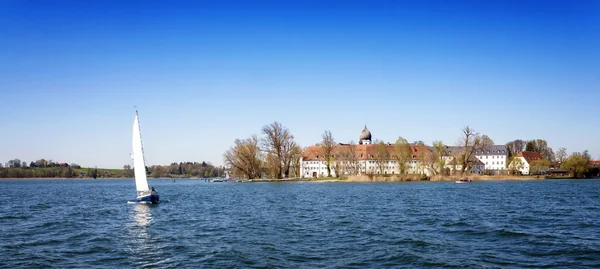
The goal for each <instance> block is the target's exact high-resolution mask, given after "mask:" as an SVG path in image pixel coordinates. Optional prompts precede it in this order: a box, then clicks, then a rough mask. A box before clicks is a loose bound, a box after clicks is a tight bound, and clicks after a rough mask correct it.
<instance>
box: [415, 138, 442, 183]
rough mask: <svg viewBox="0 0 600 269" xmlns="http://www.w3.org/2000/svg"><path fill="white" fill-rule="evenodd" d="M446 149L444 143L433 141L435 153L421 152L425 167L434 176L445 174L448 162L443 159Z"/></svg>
mask: <svg viewBox="0 0 600 269" xmlns="http://www.w3.org/2000/svg"><path fill="white" fill-rule="evenodd" d="M444 148H445V146H444V143H442V141H433V151H430V150H427V151H425V152H420V153H421V154H420V155H421V159H422V163H423V166H424V167H425V168H426V169H427V170H429V171H431V172H432V174H434V175H437V174H442V173H444V167H445V166H446V160H444V158H443V155H444Z"/></svg>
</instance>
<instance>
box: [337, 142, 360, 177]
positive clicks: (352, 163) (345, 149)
mask: <svg viewBox="0 0 600 269" xmlns="http://www.w3.org/2000/svg"><path fill="white" fill-rule="evenodd" d="M338 147H339V151H338V154H339V155H340V156H339V158H338V162H339V163H340V166H341V170H340V171H343V174H351V175H357V174H359V173H360V163H359V162H358V158H357V157H356V143H354V141H350V143H348V144H345V145H340V146H338ZM338 175H340V174H339V173H338Z"/></svg>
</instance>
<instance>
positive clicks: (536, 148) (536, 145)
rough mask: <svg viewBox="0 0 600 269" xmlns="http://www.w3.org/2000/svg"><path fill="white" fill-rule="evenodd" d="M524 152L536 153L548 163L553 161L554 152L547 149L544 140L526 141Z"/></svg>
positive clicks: (546, 143) (549, 148)
mask: <svg viewBox="0 0 600 269" xmlns="http://www.w3.org/2000/svg"><path fill="white" fill-rule="evenodd" d="M525 150H526V151H533V152H537V153H539V154H540V155H542V157H543V158H544V159H547V160H550V161H553V160H554V152H553V151H552V148H551V147H548V142H546V140H544V139H534V140H531V141H528V142H527V145H526V146H525Z"/></svg>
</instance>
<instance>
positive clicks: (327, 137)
mask: <svg viewBox="0 0 600 269" xmlns="http://www.w3.org/2000/svg"><path fill="white" fill-rule="evenodd" d="M321 137H322V139H323V140H321V145H320V146H321V156H323V160H324V161H325V167H326V168H327V177H331V162H332V161H333V157H334V156H333V149H334V147H335V140H334V139H333V135H331V131H329V130H325V132H324V133H323V134H322V135H321Z"/></svg>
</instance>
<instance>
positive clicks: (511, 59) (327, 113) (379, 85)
mask: <svg viewBox="0 0 600 269" xmlns="http://www.w3.org/2000/svg"><path fill="white" fill-rule="evenodd" d="M125 2H126V1H114V2H109V1H20V0H7V1H2V2H0V91H1V92H0V94H1V95H0V115H2V120H1V123H2V124H1V127H0V161H2V162H3V163H4V162H6V161H8V160H10V159H13V158H19V159H21V160H24V161H27V162H30V161H32V160H35V159H38V158H42V157H43V158H46V159H53V160H56V161H66V162H70V163H71V162H75V163H78V164H80V165H83V166H94V165H97V166H98V167H122V166H123V165H125V164H131V160H130V158H129V153H130V152H131V132H132V124H133V118H134V108H133V107H134V105H137V107H138V109H139V111H140V117H141V124H142V135H143V138H144V148H145V152H146V160H147V163H148V165H153V164H167V163H170V162H174V161H177V162H179V161H210V162H212V163H213V164H217V165H220V164H222V163H223V161H222V154H223V152H224V151H225V150H227V149H228V148H229V147H230V146H231V145H232V144H233V141H234V139H236V138H245V137H248V136H250V135H252V134H259V133H260V129H261V127H262V126H263V125H265V124H269V123H271V122H273V121H280V122H282V123H283V124H284V125H285V126H287V127H288V128H289V129H290V130H291V132H292V133H293V134H294V135H295V136H296V139H297V142H298V143H299V144H300V145H302V146H309V145H311V144H314V143H317V142H319V140H320V136H321V134H322V133H323V131H324V130H326V129H329V130H331V131H332V133H333V135H334V137H335V139H336V140H337V141H338V142H348V141H350V140H354V141H356V140H357V139H358V135H359V133H360V131H361V130H362V128H363V127H364V125H365V124H366V125H367V126H368V127H369V129H370V130H371V131H372V133H373V137H374V138H375V139H381V140H384V141H390V142H392V141H394V140H395V139H396V138H397V137H398V136H403V137H406V138H407V139H408V140H409V141H414V140H423V141H425V142H426V143H431V142H432V141H433V140H442V141H443V142H445V143H446V144H449V145H454V144H455V143H456V141H457V140H458V138H459V137H460V130H461V128H462V127H463V126H465V125H470V126H471V127H473V128H474V129H475V130H477V131H479V132H481V133H483V134H487V135H488V136H490V137H491V138H492V139H493V140H494V141H495V142H496V143H497V144H504V143H506V142H508V141H510V140H514V139H519V138H520V139H535V138H542V139H546V140H547V141H548V143H549V145H550V146H551V147H553V148H554V149H555V150H556V149H557V148H559V147H566V148H567V149H568V151H569V152H572V151H582V150H584V149H588V150H590V152H591V154H592V156H593V157H595V158H598V156H599V155H600V144H599V142H598V134H599V132H600V125H599V124H598V115H599V112H598V107H599V100H600V99H599V97H600V89H599V85H600V1H593V0H592V1H541V0H540V1H523V0H519V1H510V0H505V1H491V0H490V1H474V0H473V1H298V2H292V1H271V2H265V1H235V2H233V1H187V2H181V1H133V2H131V1H130V2H127V3H125Z"/></svg>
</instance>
